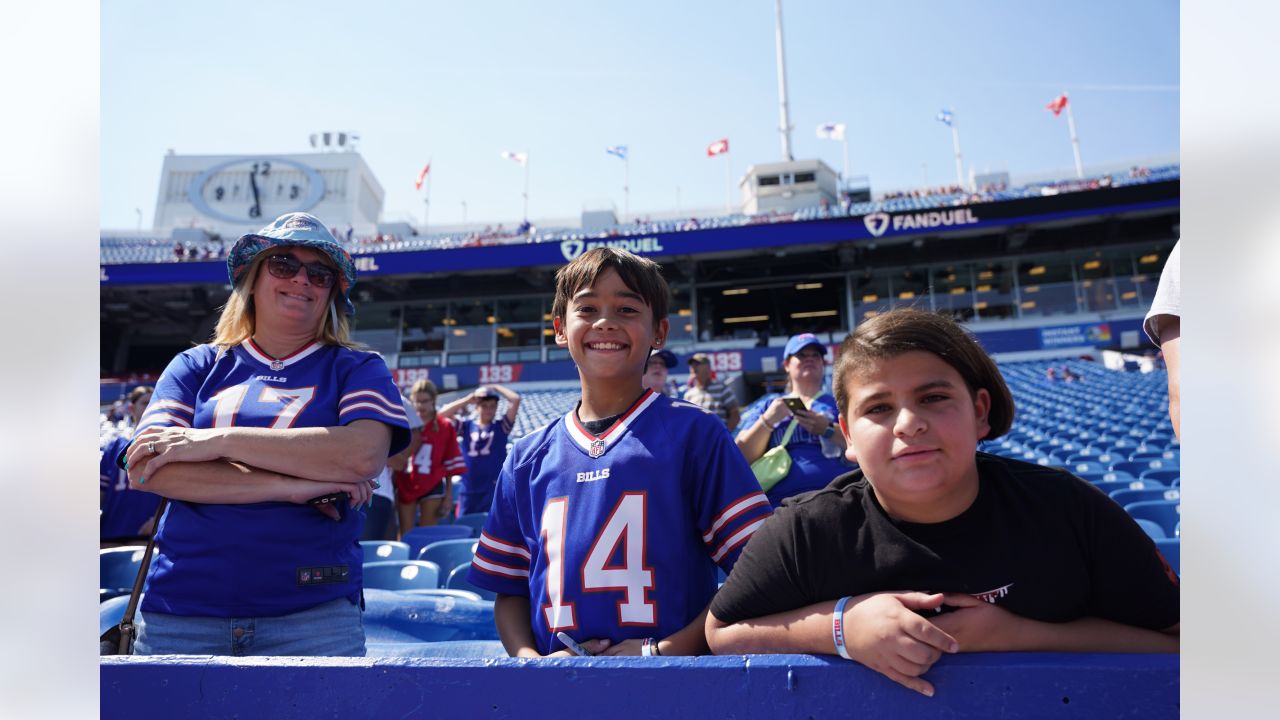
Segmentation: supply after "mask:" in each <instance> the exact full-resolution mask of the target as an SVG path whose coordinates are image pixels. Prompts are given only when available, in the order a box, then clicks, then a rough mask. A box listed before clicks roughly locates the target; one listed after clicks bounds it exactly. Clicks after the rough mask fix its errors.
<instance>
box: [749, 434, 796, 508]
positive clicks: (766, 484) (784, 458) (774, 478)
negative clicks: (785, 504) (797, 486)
mask: <svg viewBox="0 0 1280 720" xmlns="http://www.w3.org/2000/svg"><path fill="white" fill-rule="evenodd" d="M798 424H799V423H797V422H796V421H795V419H794V418H792V420H791V426H790V427H788V428H787V431H786V432H785V433H783V434H782V442H781V443H779V444H778V446H777V447H775V448H770V449H769V450H768V451H766V452H765V454H763V455H761V456H760V457H759V458H757V459H756V461H755V462H753V463H751V472H752V473H754V474H755V476H756V481H757V482H759V483H760V489H761V490H764V491H765V492H769V491H770V490H772V489H773V486H774V485H777V484H778V483H779V482H781V481H782V478H784V477H786V476H787V473H789V472H791V453H789V452H787V443H789V442H791V433H793V432H795V429H796V425H798Z"/></svg>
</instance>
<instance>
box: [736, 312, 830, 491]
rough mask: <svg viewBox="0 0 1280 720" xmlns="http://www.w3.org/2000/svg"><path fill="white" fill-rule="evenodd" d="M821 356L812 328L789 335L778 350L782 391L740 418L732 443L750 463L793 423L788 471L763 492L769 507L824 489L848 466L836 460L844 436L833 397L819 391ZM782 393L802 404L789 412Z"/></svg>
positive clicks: (823, 369) (822, 348)
mask: <svg viewBox="0 0 1280 720" xmlns="http://www.w3.org/2000/svg"><path fill="white" fill-rule="evenodd" d="M826 356H827V351H826V347H825V346H823V344H822V343H821V342H818V338H817V337H815V336H814V335H813V333H802V334H800V335H795V336H792V338H791V339H790V340H788V341H787V346H786V348H785V349H784V350H783V353H782V369H783V370H785V371H786V373H787V392H786V394H785V395H784V394H779V393H769V394H767V395H765V396H764V398H763V399H762V400H761V401H758V402H756V403H755V404H754V405H753V406H752V409H750V410H748V411H747V413H746V414H745V415H744V416H743V418H742V425H741V427H742V431H741V432H739V433H738V438H737V442H738V449H739V450H741V451H742V454H743V455H745V456H746V458H747V462H755V461H756V460H759V459H760V456H761V455H764V454H765V452H767V451H768V450H769V449H770V448H774V447H777V446H778V444H779V443H781V442H782V439H783V438H784V437H786V435H787V430H788V429H789V427H790V426H791V424H792V423H795V424H796V427H795V429H794V430H792V431H791V437H790V439H789V440H788V441H787V453H788V454H790V455H791V470H790V472H788V473H787V476H786V477H784V478H783V479H782V480H780V481H779V482H778V484H777V485H774V486H773V487H772V488H770V489H769V490H768V491H767V492H766V493H765V495H766V496H768V498H769V502H771V503H773V506H774V507H777V506H778V505H780V504H781V503H782V500H783V499H784V498H788V497H791V496H792V495H797V494H799V493H802V492H807V491H809V490H818V489H820V488H824V487H826V486H827V483H829V482H831V480H832V479H833V478H835V476H837V475H839V474H841V473H843V472H846V471H848V470H849V467H848V466H847V465H845V464H844V462H843V461H842V460H841V459H840V458H841V456H842V455H843V454H844V448H845V441H844V436H842V435H841V434H840V432H839V427H837V424H836V423H837V420H838V419H839V417H840V411H839V410H837V409H836V399H835V398H834V397H832V396H831V393H826V392H823V391H822V380H823V375H824V373H825V372H826ZM786 398H799V399H800V400H801V401H802V402H804V406H805V408H806V409H804V410H797V411H795V412H794V413H793V412H792V411H791V410H790V409H789V408H788V407H787V404H786ZM760 408H764V410H763V411H761V410H760Z"/></svg>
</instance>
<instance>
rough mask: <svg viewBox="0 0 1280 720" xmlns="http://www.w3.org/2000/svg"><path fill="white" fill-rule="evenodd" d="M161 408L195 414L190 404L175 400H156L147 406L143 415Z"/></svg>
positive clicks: (158, 410)
mask: <svg viewBox="0 0 1280 720" xmlns="http://www.w3.org/2000/svg"><path fill="white" fill-rule="evenodd" d="M161 410H178V411H181V412H183V413H185V414H187V415H195V414H196V411H195V409H194V408H192V407H191V406H190V405H185V404H183V403H180V402H178V401H177V400H158V401H156V402H153V403H151V404H150V405H148V406H147V411H146V412H145V413H143V415H150V414H151V413H155V412H160V411H161Z"/></svg>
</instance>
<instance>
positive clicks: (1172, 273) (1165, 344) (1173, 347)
mask: <svg viewBox="0 0 1280 720" xmlns="http://www.w3.org/2000/svg"><path fill="white" fill-rule="evenodd" d="M1181 276H1182V241H1181V240H1179V241H1178V242H1176V243H1174V245H1173V251H1172V252H1170V253H1169V259H1168V260H1166V261H1165V263H1164V270H1163V271H1162V272H1161V273H1160V284H1159V285H1158V286H1156V297H1155V300H1153V301H1152V302H1151V310H1149V311H1148V312H1147V317H1146V319H1144V320H1143V321H1142V329H1143V330H1145V331H1146V333H1147V337H1149V338H1151V342H1153V343H1155V344H1156V345H1159V346H1160V350H1161V351H1162V352H1163V353H1164V363H1165V368H1166V369H1168V371H1169V419H1170V420H1172V421H1173V434H1174V435H1177V436H1178V439H1179V440H1181V439H1182V433H1181V430H1180V428H1181V425H1182V423H1181V422H1180V421H1181V419H1182V390H1181V387H1180V383H1179V382H1178V381H1179V378H1180V376H1181V370H1182V357H1181V350H1180V349H1179V347H1178V345H1179V343H1180V341H1181V339H1182V279H1181Z"/></svg>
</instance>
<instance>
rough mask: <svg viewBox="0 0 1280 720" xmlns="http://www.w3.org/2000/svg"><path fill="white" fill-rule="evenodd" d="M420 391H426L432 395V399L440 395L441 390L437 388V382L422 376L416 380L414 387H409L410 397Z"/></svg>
mask: <svg viewBox="0 0 1280 720" xmlns="http://www.w3.org/2000/svg"><path fill="white" fill-rule="evenodd" d="M418 393H426V394H428V395H430V396H431V399H432V400H435V399H436V398H438V397H439V396H440V391H438V390H436V384H435V383H433V382H431V381H430V380H428V379H426V378H422V379H421V380H419V381H417V382H415V383H414V384H413V387H411V388H409V397H410V398H413V396H414V395H417V394H418Z"/></svg>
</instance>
